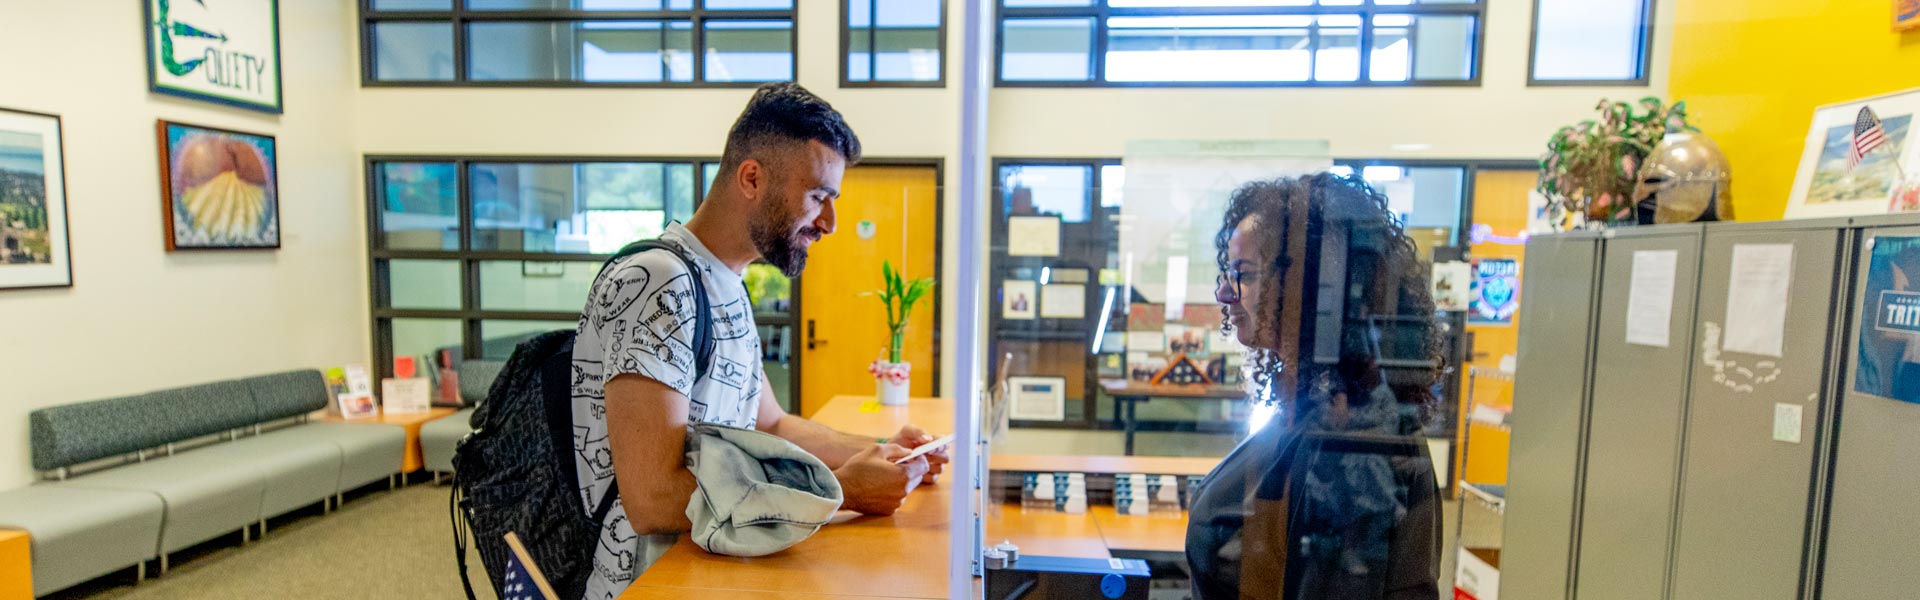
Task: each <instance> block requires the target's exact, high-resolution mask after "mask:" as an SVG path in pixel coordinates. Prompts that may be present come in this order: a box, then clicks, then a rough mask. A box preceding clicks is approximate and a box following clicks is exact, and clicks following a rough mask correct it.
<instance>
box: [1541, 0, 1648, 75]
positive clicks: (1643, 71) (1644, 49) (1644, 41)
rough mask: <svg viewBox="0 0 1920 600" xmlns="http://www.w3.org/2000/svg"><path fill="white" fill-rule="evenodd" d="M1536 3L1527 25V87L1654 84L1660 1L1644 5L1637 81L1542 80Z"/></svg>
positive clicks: (1641, 18)
mask: <svg viewBox="0 0 1920 600" xmlns="http://www.w3.org/2000/svg"><path fill="white" fill-rule="evenodd" d="M1544 1H1545V0H1533V17H1532V20H1530V21H1528V22H1527V30H1528V31H1527V87H1648V86H1651V85H1653V83H1652V80H1653V18H1654V15H1655V14H1656V12H1655V11H1656V10H1657V9H1658V2H1659V0H1639V2H1640V27H1639V32H1640V39H1639V48H1640V61H1639V71H1640V76H1639V77H1637V78H1634V79H1538V78H1536V77H1535V75H1536V74H1538V71H1537V70H1536V69H1537V68H1538V66H1539V59H1540V3H1541V2H1544Z"/></svg>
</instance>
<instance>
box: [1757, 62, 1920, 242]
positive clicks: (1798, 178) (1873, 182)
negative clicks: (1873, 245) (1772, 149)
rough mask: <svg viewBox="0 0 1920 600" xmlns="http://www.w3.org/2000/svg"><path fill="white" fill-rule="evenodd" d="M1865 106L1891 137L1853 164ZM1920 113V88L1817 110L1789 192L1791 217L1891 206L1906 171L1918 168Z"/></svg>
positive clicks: (1838, 214)
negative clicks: (1917, 119) (1917, 122)
mask: <svg viewBox="0 0 1920 600" xmlns="http://www.w3.org/2000/svg"><path fill="white" fill-rule="evenodd" d="M1861 108H1872V109H1873V112H1874V114H1875V115H1877V116H1878V117H1879V119H1880V126H1881V128H1882V129H1884V130H1885V131H1886V143H1885V144H1884V145H1882V146H1880V147H1879V148H1878V149H1876V150H1873V151H1872V152H1869V153H1867V155H1866V156H1865V157H1864V158H1863V159H1862V160H1861V161H1860V163H1859V164H1858V165H1855V166H1853V167H1852V168H1848V164H1849V162H1851V160H1850V158H1851V154H1852V152H1853V130H1854V126H1855V124H1856V123H1857V122H1858V120H1859V118H1860V109H1861ZM1917 114H1920V88H1916V89H1910V90H1906V91H1901V92H1895V93H1892V94H1887V95H1884V96H1877V97H1873V98H1867V99H1863V100H1855V101H1851V102H1844V103H1840V104H1829V105H1827V106H1822V107H1820V108H1816V109H1814V111H1813V125H1812V126H1811V127H1809V128H1808V130H1807V140H1806V146H1805V148H1804V149H1803V150H1801V154H1800V170H1799V172H1798V173H1797V174H1796V175H1795V176H1794V179H1793V193H1792V195H1790V196H1789V197H1788V198H1787V218H1789V219H1799V218H1808V217H1842V216H1857V215H1871V214H1882V213H1886V212H1888V207H1889V206H1890V205H1891V203H1892V198H1893V196H1894V190H1895V188H1896V186H1903V185H1911V184H1912V183H1914V182H1910V181H1909V182H1903V177H1902V176H1901V173H1902V171H1905V172H1914V169H1915V168H1916V166H1920V165H1916V164H1915V162H1914V151H1913V144H1912V143H1911V142H1912V139H1911V138H1912V137H1913V126H1914V122H1913V120H1914V116H1915V115H1917Z"/></svg>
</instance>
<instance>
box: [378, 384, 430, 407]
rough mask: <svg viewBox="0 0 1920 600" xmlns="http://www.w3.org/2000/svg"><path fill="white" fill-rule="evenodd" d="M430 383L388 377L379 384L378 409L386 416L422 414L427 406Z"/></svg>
mask: <svg viewBox="0 0 1920 600" xmlns="http://www.w3.org/2000/svg"><path fill="white" fill-rule="evenodd" d="M431 387H432V386H431V385H430V382H428V381H427V380H425V379H418V378H414V379H397V378H393V377H389V378H387V379H384V380H381V382H380V407H381V408H382V409H384V410H385V411H386V412H387V414H402V413H423V412H427V408H428V406H429V400H428V398H429V392H430V388H431Z"/></svg>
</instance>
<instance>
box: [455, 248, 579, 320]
mask: <svg viewBox="0 0 1920 600" xmlns="http://www.w3.org/2000/svg"><path fill="white" fill-rule="evenodd" d="M599 274H600V263H598V262H584V261H531V260H528V261H520V260H488V261H481V262H480V308H483V309H486V310H537V311H553V312H573V311H579V310H580V309H581V308H582V307H585V306H586V305H587V290H588V289H590V288H592V287H593V278H594V277H596V276H598V275H599Z"/></svg>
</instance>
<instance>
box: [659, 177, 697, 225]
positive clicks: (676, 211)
mask: <svg viewBox="0 0 1920 600" xmlns="http://www.w3.org/2000/svg"><path fill="white" fill-rule="evenodd" d="M697 195H700V194H699V193H698V192H697V191H696V190H695V189H694V187H693V165H691V164H687V163H677V164H669V165H667V218H668V219H671V220H674V221H686V220H687V219H691V218H693V209H694V201H693V198H694V196H697Z"/></svg>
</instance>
